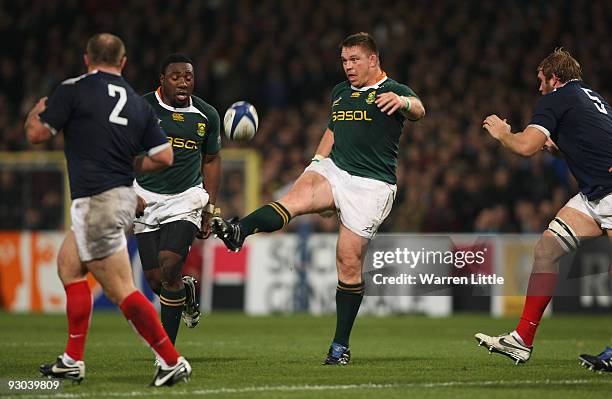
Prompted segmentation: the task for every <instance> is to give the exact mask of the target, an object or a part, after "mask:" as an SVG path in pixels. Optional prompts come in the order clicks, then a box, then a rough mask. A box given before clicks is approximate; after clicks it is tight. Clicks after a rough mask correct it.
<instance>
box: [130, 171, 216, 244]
mask: <svg viewBox="0 0 612 399" xmlns="http://www.w3.org/2000/svg"><path fill="white" fill-rule="evenodd" d="M134 190H135V191H136V194H138V195H139V196H141V197H142V198H143V199H144V200H145V201H146V202H147V207H146V208H145V209H144V215H143V216H141V217H139V218H137V219H135V220H134V234H140V233H147V232H150V231H156V230H159V229H160V228H161V225H162V224H165V223H170V222H176V221H177V220H186V221H188V222H191V223H193V224H195V225H196V227H197V228H198V229H200V227H201V224H202V209H203V208H204V207H205V206H206V205H207V204H208V193H207V192H206V190H204V187H203V186H202V184H199V185H197V186H194V187H191V188H189V189H187V190H185V191H183V192H181V193H177V194H158V193H154V192H152V191H148V190H145V189H144V188H142V187H141V186H140V185H139V184H138V183H137V182H136V180H134Z"/></svg>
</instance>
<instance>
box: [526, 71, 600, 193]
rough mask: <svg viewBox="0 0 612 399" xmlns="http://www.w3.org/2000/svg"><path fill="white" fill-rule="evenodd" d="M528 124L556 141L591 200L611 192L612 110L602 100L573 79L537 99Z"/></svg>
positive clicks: (583, 191)
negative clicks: (609, 170)
mask: <svg viewBox="0 0 612 399" xmlns="http://www.w3.org/2000/svg"><path fill="white" fill-rule="evenodd" d="M529 125H530V126H533V127H535V128H537V129H539V130H541V131H542V132H543V133H544V134H546V135H547V136H548V137H550V138H551V139H552V140H553V141H554V142H555V144H556V145H557V147H559V149H560V150H561V151H562V152H563V154H564V155H565V158H566V160H567V164H568V166H569V168H570V170H571V171H572V173H573V174H574V176H575V177H576V180H577V181H578V185H579V187H580V191H581V192H582V193H583V194H584V195H585V196H586V197H587V198H588V199H589V200H591V201H593V200H597V199H600V198H602V197H604V196H605V195H607V194H609V193H612V173H610V172H608V169H609V168H610V167H611V166H612V110H611V109H610V105H609V104H608V103H607V102H606V100H604V98H603V97H601V96H600V95H599V94H598V93H596V92H594V91H593V90H591V89H590V88H589V87H588V86H586V85H585V84H584V83H583V82H582V81H579V80H572V81H570V82H568V83H567V84H565V85H564V86H562V87H560V88H558V89H556V90H555V91H553V92H552V93H548V94H546V95H545V96H543V97H542V98H540V100H538V102H537V103H536V106H535V110H534V112H533V116H532V118H531V120H530V122H529Z"/></svg>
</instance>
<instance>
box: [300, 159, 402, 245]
mask: <svg viewBox="0 0 612 399" xmlns="http://www.w3.org/2000/svg"><path fill="white" fill-rule="evenodd" d="M304 172H316V173H318V174H320V175H322V176H323V177H325V178H326V179H327V181H329V184H330V185H331V189H332V194H333V196H334V204H335V205H336V210H337V212H338V216H339V218H340V221H341V222H342V224H343V225H344V226H345V227H346V228H347V229H349V230H351V231H352V232H353V233H355V234H357V235H359V236H361V237H364V238H367V239H371V238H373V237H374V235H376V231H377V230H378V228H379V227H380V225H381V224H382V222H383V221H384V220H385V218H386V217H387V216H388V215H389V212H391V207H392V206H393V200H394V199H395V193H396V192H397V186H395V185H394V184H389V183H385V182H382V181H379V180H374V179H368V178H366V177H360V176H353V175H351V174H349V173H348V172H346V171H344V170H342V169H340V168H339V167H337V166H336V164H335V163H334V162H333V161H332V160H331V159H329V158H325V159H322V160H321V161H319V162H313V163H311V164H310V165H309V166H308V167H307V168H306V169H305V170H304Z"/></svg>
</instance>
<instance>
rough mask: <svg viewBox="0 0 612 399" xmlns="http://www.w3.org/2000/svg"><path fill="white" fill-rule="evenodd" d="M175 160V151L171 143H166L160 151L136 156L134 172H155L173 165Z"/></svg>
mask: <svg viewBox="0 0 612 399" xmlns="http://www.w3.org/2000/svg"><path fill="white" fill-rule="evenodd" d="M173 161H174V152H173V150H172V147H171V146H170V143H166V144H165V145H163V147H161V148H159V151H156V152H154V153H150V154H149V155H138V156H137V157H136V158H134V172H136V173H150V172H155V171H158V170H161V169H164V168H167V167H168V166H170V165H172V162H173Z"/></svg>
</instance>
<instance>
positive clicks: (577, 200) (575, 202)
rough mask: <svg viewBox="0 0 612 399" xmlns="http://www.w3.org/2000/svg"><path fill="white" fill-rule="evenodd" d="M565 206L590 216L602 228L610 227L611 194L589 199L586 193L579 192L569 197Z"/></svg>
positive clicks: (611, 213) (611, 221) (611, 224)
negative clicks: (592, 199)
mask: <svg viewBox="0 0 612 399" xmlns="http://www.w3.org/2000/svg"><path fill="white" fill-rule="evenodd" d="M565 206H567V207H569V208H574V209H576V210H578V211H580V212H582V213H584V214H586V215H588V216H590V217H592V218H593V219H594V220H595V221H596V222H597V224H598V225H599V227H601V228H602V229H605V230H609V229H612V194H608V195H606V196H605V197H603V198H600V199H598V200H594V201H589V199H588V198H587V197H586V195H584V194H582V193H580V192H579V193H578V194H576V195H574V196H573V197H572V198H570V200H569V201H567V204H565Z"/></svg>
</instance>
